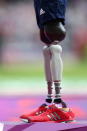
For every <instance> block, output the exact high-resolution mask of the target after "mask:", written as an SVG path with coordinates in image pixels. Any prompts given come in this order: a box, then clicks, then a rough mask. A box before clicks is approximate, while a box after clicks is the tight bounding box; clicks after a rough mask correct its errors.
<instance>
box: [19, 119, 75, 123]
mask: <svg viewBox="0 0 87 131" xmlns="http://www.w3.org/2000/svg"><path fill="white" fill-rule="evenodd" d="M21 121H23V122H25V123H31V122H32V121H29V120H28V119H21ZM38 122H40V121H38ZM42 122H44V121H42ZM45 122H49V123H71V122H76V120H69V121H61V122H58V121H45Z"/></svg>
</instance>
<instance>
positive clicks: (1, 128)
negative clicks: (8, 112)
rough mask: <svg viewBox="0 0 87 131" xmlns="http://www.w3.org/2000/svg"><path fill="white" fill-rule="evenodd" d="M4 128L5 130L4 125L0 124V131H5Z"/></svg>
mask: <svg viewBox="0 0 87 131" xmlns="http://www.w3.org/2000/svg"><path fill="white" fill-rule="evenodd" d="M3 128H4V124H3V123H0V131H3Z"/></svg>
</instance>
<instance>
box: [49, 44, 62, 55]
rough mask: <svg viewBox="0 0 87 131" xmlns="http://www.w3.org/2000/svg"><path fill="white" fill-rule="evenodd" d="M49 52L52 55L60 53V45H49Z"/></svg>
mask: <svg viewBox="0 0 87 131" xmlns="http://www.w3.org/2000/svg"><path fill="white" fill-rule="evenodd" d="M50 51H51V53H52V54H55V53H59V54H60V53H62V47H61V46H60V45H51V46H50Z"/></svg>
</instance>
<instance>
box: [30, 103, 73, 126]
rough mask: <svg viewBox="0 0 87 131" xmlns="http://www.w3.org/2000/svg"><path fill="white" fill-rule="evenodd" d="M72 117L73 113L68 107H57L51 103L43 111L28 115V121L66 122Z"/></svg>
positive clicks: (71, 119)
mask: <svg viewBox="0 0 87 131" xmlns="http://www.w3.org/2000/svg"><path fill="white" fill-rule="evenodd" d="M74 118H75V115H74V113H73V112H72V111H71V110H70V109H69V108H57V107H56V106H55V105H51V106H49V108H48V109H47V110H46V111H45V112H44V113H42V114H40V115H38V116H30V117H28V122H58V123H63V122H64V123H67V122H71V121H73V120H74Z"/></svg>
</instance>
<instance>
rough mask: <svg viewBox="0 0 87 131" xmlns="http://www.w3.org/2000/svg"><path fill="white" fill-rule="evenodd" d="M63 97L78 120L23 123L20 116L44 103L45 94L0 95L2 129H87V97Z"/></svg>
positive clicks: (27, 130) (15, 130) (47, 130)
mask: <svg viewBox="0 0 87 131" xmlns="http://www.w3.org/2000/svg"><path fill="white" fill-rule="evenodd" d="M63 99H64V100H65V101H66V102H67V103H68V106H69V107H70V108H72V110H73V111H74V112H75V114H76V120H77V122H74V123H68V124H58V123H30V124H26V123H22V122H20V120H19V116H20V115H22V114H24V113H28V112H30V111H32V109H34V108H36V107H38V106H39V105H41V104H42V103H44V96H7V97H6V96H5V97H4V96H2V97H0V122H1V123H0V131H41V130H42V131H43V130H46V131H59V130H67V131H68V130H71V131H72V130H77V131H78V130H84V131H85V130H87V127H86V126H87V105H86V102H87V97H86V96H67V97H66V96H64V98H63ZM71 128H72V129H71Z"/></svg>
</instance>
